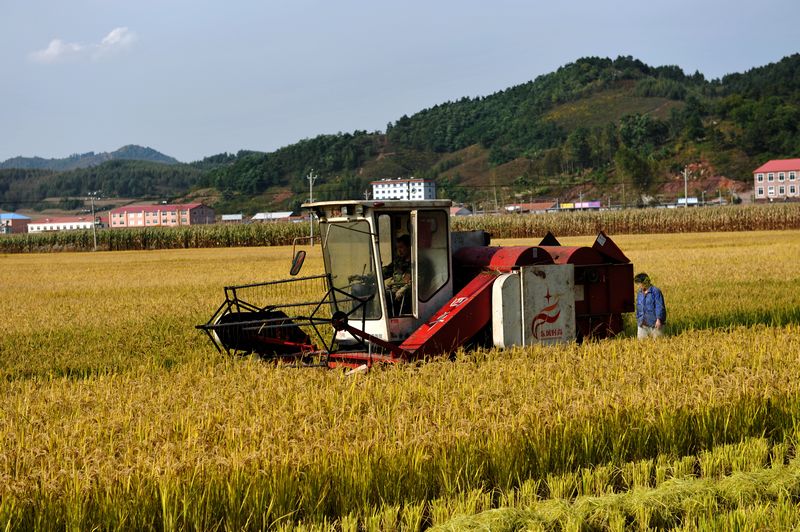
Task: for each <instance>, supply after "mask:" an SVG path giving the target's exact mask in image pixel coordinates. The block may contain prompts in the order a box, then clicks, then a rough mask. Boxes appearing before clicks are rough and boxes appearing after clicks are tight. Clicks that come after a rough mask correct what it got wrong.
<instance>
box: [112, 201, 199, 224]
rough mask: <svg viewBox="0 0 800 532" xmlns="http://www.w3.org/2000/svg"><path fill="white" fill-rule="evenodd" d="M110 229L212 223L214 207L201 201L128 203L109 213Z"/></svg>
mask: <svg viewBox="0 0 800 532" xmlns="http://www.w3.org/2000/svg"><path fill="white" fill-rule="evenodd" d="M109 216H110V223H109V227H111V229H119V228H121V227H163V226H166V227H176V226H180V225H198V224H213V223H214V209H212V208H211V207H206V206H205V205H203V204H202V203H184V204H174V205H165V204H161V205H128V206H126V207H119V208H116V209H112V210H111V212H110V213H109Z"/></svg>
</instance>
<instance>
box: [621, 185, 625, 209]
mask: <svg viewBox="0 0 800 532" xmlns="http://www.w3.org/2000/svg"><path fill="white" fill-rule="evenodd" d="M622 208H623V209H624V208H625V182H624V181H623V182H622Z"/></svg>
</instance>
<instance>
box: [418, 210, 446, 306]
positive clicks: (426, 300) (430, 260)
mask: <svg viewBox="0 0 800 532" xmlns="http://www.w3.org/2000/svg"><path fill="white" fill-rule="evenodd" d="M449 214H450V213H449V212H447V211H444V210H442V209H424V210H423V209H419V210H415V211H412V212H411V226H412V231H411V236H412V246H411V271H412V278H413V280H414V281H413V285H412V289H413V293H414V315H415V317H416V318H417V320H418V321H419V322H424V321H426V320H427V319H428V318H430V317H431V315H432V314H433V313H434V312H435V311H436V310H438V309H439V308H441V307H442V305H444V304H445V303H446V302H447V301H448V300H450V298H452V297H453V279H452V277H453V275H452V271H453V270H452V255H451V253H450V215H449Z"/></svg>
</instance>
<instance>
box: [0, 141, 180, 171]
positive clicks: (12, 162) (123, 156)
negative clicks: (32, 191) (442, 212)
mask: <svg viewBox="0 0 800 532" xmlns="http://www.w3.org/2000/svg"><path fill="white" fill-rule="evenodd" d="M115 160H134V161H151V162H157V163H164V164H177V163H178V161H177V160H176V159H174V158H172V157H169V156H167V155H164V154H163V153H160V152H158V151H156V150H154V149H152V148H144V147H142V146H136V145H133V144H129V145H127V146H123V147H122V148H120V149H118V150H116V151H112V152H110V153H109V152H103V153H95V152H93V151H90V152H87V153H80V154H78V153H76V154H73V155H70V156H69V157H64V158H62V159H43V158H42V157H14V158H12V159H7V160H6V161H3V162H0V169H4V168H15V169H23V170H55V171H65V170H75V169H76V168H88V167H91V166H98V165H100V164H103V163H104V162H106V161H115Z"/></svg>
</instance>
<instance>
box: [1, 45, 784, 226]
mask: <svg viewBox="0 0 800 532" xmlns="http://www.w3.org/2000/svg"><path fill="white" fill-rule="evenodd" d="M799 127H800V54H795V55H792V56H790V57H786V58H784V59H782V60H781V61H779V62H777V63H774V64H770V65H766V66H763V67H758V68H754V69H752V70H750V71H748V72H744V73H737V74H731V75H728V76H725V77H723V78H722V79H718V80H707V79H705V77H704V76H703V75H702V74H701V73H699V72H695V73H693V74H687V73H685V72H683V70H681V68H679V67H677V66H661V67H652V66H649V65H646V64H644V63H642V62H641V61H638V60H636V59H634V58H631V57H618V58H616V59H613V60H612V59H608V58H584V59H579V60H577V61H575V62H574V63H571V64H568V65H565V66H564V67H562V68H560V69H558V70H557V71H556V72H553V73H550V74H547V75H543V76H540V77H538V78H536V79H535V80H533V81H531V82H528V83H524V84H522V85H518V86H515V87H511V88H509V89H506V90H503V91H500V92H497V93H495V94H492V95H489V96H485V97H478V98H461V99H458V100H454V101H450V102H446V103H442V104H440V105H437V106H435V107H432V108H430V109H425V110H422V111H420V112H418V113H416V114H413V115H411V116H402V117H400V118H398V119H397V120H396V121H394V122H392V123H390V124H388V125H387V128H386V131H382V132H380V131H376V132H367V131H355V132H352V133H338V134H334V135H320V136H318V137H315V138H311V139H304V140H301V141H299V142H297V143H295V144H292V145H290V146H287V147H284V148H281V149H279V150H276V151H274V152H270V153H264V152H253V151H241V152H239V153H237V154H227V153H223V154H219V155H214V156H211V157H207V158H206V159H204V160H202V161H198V162H195V163H191V164H187V165H173V166H170V167H169V168H170V169H171V170H170V171H165V170H164V166H163V165H151V166H150V167H145V166H138V165H139V164H140V163H137V165H132V166H125V164H128V165H129V164H131V163H125V164H123V165H122V166H119V165H120V164H121V162H120V161H114V162H113V163H115V164H117V166H113V165H111V163H104V164H102V165H100V166H98V167H95V168H93V169H91V172H92V173H91V174H88V173H86V171H85V170H83V171H82V170H75V171H73V172H66V173H57V174H53V175H37V176H34V177H33V178H32V180H31V181H29V180H28V179H25V178H20V177H19V175H17V181H18V182H20V183H23V184H24V183H29V182H38V187H39V188H38V192H37V193H38V194H41V193H44V192H45V189H47V187H52V190H55V191H59V192H67V191H70V192H71V191H75V190H77V189H78V188H80V187H88V189H92V188H103V190H104V191H105V190H112V191H117V192H118V193H119V194H125V193H126V192H125V191H127V193H131V192H134V193H139V192H143V193H144V195H147V194H150V195H154V194H162V195H165V194H167V195H171V196H175V197H177V196H180V195H181V194H183V195H185V194H186V193H187V192H188V190H186V189H183V190H182V189H181V187H182V186H184V184H185V185H187V186H188V187H189V188H191V189H193V190H194V191H195V192H194V193H193V197H200V198H202V199H205V200H206V201H208V202H209V203H215V202H216V205H217V207H218V208H219V209H221V210H228V209H231V210H232V209H237V210H243V211H245V212H253V211H256V210H264V209H269V208H278V207H280V208H296V207H297V206H298V205H299V203H301V202H302V201H304V200H305V199H306V198H307V196H308V194H307V191H308V182H307V180H306V179H305V176H306V174H307V173H308V172H309V171H310V170H311V169H312V168H313V170H314V172H315V174H317V175H318V176H319V179H318V181H317V183H316V184H315V187H314V191H315V194H314V196H315V199H327V198H333V197H340V198H341V197H350V198H352V197H363V194H364V191H365V190H366V189H367V188H368V182H369V181H370V180H372V179H378V178H384V177H405V176H409V175H415V176H417V177H428V178H433V179H436V180H437V182H438V183H439V187H440V190H441V193H440V195H442V196H445V197H451V198H454V199H457V200H466V201H470V202H473V203H478V204H480V203H482V202H488V201H490V200H489V198H490V197H491V198H492V201H494V198H496V197H497V196H498V194H499V195H500V196H501V198H502V199H505V200H512V199H514V198H525V199H526V200H527V199H529V198H530V199H533V198H537V197H548V198H553V197H555V196H558V197H560V198H562V199H567V198H570V199H574V198H572V196H577V194H582V195H583V197H584V198H600V197H607V196H613V195H616V194H617V192H618V190H619V189H620V188H621V187H625V190H627V191H629V192H628V194H629V196H628V197H629V198H630V197H636V198H639V201H641V198H643V197H648V196H651V197H656V198H657V197H658V196H659V195H662V196H666V195H668V194H669V193H670V192H669V187H670V186H671V185H674V184H675V181H676V179H678V176H679V172H680V170H681V169H682V168H684V166H686V165H692V167H693V168H695V169H697V172H696V173H697V175H696V176H693V178H696V179H697V182H696V183H694V185H693V186H695V187H696V188H699V187H701V186H706V185H704V184H703V183H701V181H700V178H705V177H708V176H716V177H720V176H724V177H727V178H730V179H732V180H734V182H735V181H736V180H739V182H745V181H749V180H750V179H751V177H752V174H751V172H752V169H753V168H755V167H756V166H758V165H759V164H761V163H762V162H763V161H765V160H767V159H770V158H776V157H798V156H800V131H798V128H799ZM107 165H111V166H107ZM159 167H160V168H159ZM112 175H113V176H114V177H113V178H111V177H110V176H112ZM4 182H5V183H6V190H10V187H9V186H8V183H9V179H5V178H4V174H3V173H2V172H0V194H4V189H3V186H4ZM100 182H103V187H99V186H95V185H98V184H99V183H100ZM65 183H66V184H65ZM717 183H719V181H717ZM682 184H683V181H682V178H681V180H680V188H681V190H682ZM717 186H719V185H717ZM20 187H21V188H22V189H24V188H25V187H24V185H22V184H17V185H16V186H15V189H16V190H17V192H19V191H20ZM704 191H705V190H704ZM4 199H8V197H7V196H2V197H0V203H2V201H3V200H4Z"/></svg>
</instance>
